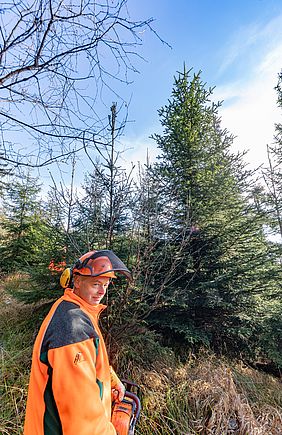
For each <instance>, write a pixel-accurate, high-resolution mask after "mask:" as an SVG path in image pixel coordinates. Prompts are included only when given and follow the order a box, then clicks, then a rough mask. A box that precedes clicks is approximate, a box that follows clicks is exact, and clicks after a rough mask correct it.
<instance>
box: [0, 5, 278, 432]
mask: <svg viewBox="0 0 282 435" xmlns="http://www.w3.org/2000/svg"><path fill="white" fill-rule="evenodd" d="M7 5H8V6H9V7H8V6H6V7H3V8H2V10H1V19H2V24H3V23H4V22H5V27H4V26H2V27H1V29H2V33H1V38H2V44H1V52H0V55H1V62H2V63H1V76H0V91H1V93H2V100H1V101H2V102H1V112H0V116H1V132H2V136H1V137H2V142H1V162H2V163H1V168H0V169H1V216H0V228H1V233H0V242H1V245H0V250H1V256H0V268H1V277H2V289H1V295H2V296H1V298H2V302H3V309H2V316H1V330H2V333H1V336H2V338H1V354H2V377H3V380H2V381H1V387H2V390H3V397H4V398H5V400H3V401H2V404H3V406H5V412H4V414H3V415H4V419H3V422H1V425H2V426H1V430H2V432H3V433H8V434H12V433H20V430H21V427H22V426H21V425H22V418H23V413H24V401H25V397H26V387H27V382H28V378H27V376H28V371H29V368H30V355H31V349H32V343H33V340H34V336H35V334H36V331H37V330H38V327H39V325H40V321H41V320H42V318H43V317H44V315H45V314H46V312H47V311H48V309H49V308H50V305H51V304H52V302H53V301H54V300H55V299H56V298H57V297H59V296H60V295H61V294H62V291H63V290H62V289H61V288H60V285H59V276H60V272H61V270H63V268H64V266H65V265H72V264H73V263H74V261H75V260H76V259H77V258H78V257H79V256H80V255H81V254H82V253H84V252H86V251H89V250H92V249H104V248H105V249H112V250H113V251H114V252H115V253H116V254H117V255H118V256H119V257H120V258H121V259H122V260H123V261H124V262H125V263H126V264H127V265H128V267H129V268H130V269H131V270H132V271H133V276H134V281H133V283H130V285H126V284H125V283H124V282H123V281H122V280H117V282H116V283H115V284H114V285H113V286H112V288H111V290H110V291H109V293H108V295H107V305H108V310H107V314H106V316H105V318H104V319H103V325H104V330H105V335H106V340H107V345H108V349H109V352H110V355H111V359H112V361H113V364H114V365H115V367H116V369H117V370H118V371H119V372H120V373H122V375H123V376H125V377H135V378H137V380H139V381H140V382H141V383H142V384H143V386H144V388H143V394H144V409H145V411H144V416H143V417H144V423H143V426H142V428H141V429H140V433H148V434H151V433H156V434H157V433H179V434H180V433H182V434H183V433H210V432H208V429H209V430H214V432H211V433H222V432H220V431H225V432H223V433H281V432H279V430H280V428H281V427H282V421H281V392H280V393H279V392H278V391H279V388H278V387H277V384H276V382H278V381H275V380H274V378H273V380H272V381H270V380H269V378H259V380H256V381H254V379H255V377H256V376H259V375H258V374H256V371H253V372H250V373H252V374H248V375H247V374H246V373H245V372H244V374H243V371H242V370H243V369H242V366H240V367H241V368H238V367H239V366H236V367H235V368H234V367H233V368H232V370H233V372H232V374H230V372H228V370H227V369H226V367H227V366H226V365H225V363H224V362H222V361H223V358H224V357H226V358H229V359H231V360H232V361H233V362H234V361H235V362H236V364H241V365H242V364H243V365H244V370H251V367H253V368H255V369H258V368H260V369H263V370H264V371H267V372H269V373H271V374H272V375H274V376H276V377H279V376H280V377H281V367H282V353H281V349H282V339H281V331H282V302H281V237H282V222H281V209H282V196H281V195H282V189H281V187H282V186H281V183H282V176H281V157H282V148H281V144H282V142H281V141H282V138H281V131H282V124H280V123H278V124H276V125H275V126H274V131H275V134H274V140H273V145H271V146H267V144H266V145H265V146H266V150H267V156H268V161H267V162H266V163H265V165H263V166H262V167H260V168H258V169H256V170H255V169H249V167H248V165H247V164H246V163H245V153H244V152H242V153H235V152H234V149H233V147H232V145H233V141H234V137H233V136H232V134H231V133H230V132H229V131H227V130H226V129H225V128H224V125H222V121H221V117H220V110H221V104H222V103H218V102H217V101H214V98H213V88H210V87H209V86H208V85H207V84H206V83H205V81H203V79H202V73H201V72H198V71H194V70H193V69H190V68H188V67H187V66H186V65H185V64H184V65H183V67H182V68H181V69H180V71H178V72H177V71H176V72H175V77H174V78H172V83H171V93H170V95H167V103H166V104H165V105H163V106H162V107H161V108H160V109H159V112H158V113H159V121H160V125H161V128H160V130H158V131H157V132H156V133H155V134H154V133H153V134H152V140H153V141H154V142H155V144H156V146H157V149H158V157H157V158H156V160H155V161H153V162H152V161H150V157H149V155H148V158H147V162H146V164H143V165H142V164H141V163H139V162H134V163H133V165H132V167H131V168H130V169H128V166H125V164H124V160H123V154H124V147H123V145H122V135H123V134H124V131H126V125H127V114H128V108H127V106H126V104H125V103H123V104H121V105H119V104H117V103H112V104H110V105H109V107H108V115H107V116H106V117H101V116H100V114H99V113H98V112H97V109H96V108H97V107H99V106H98V103H97V101H98V100H100V98H101V97H103V101H104V102H105V98H106V97H107V95H108V92H109V89H111V92H115V90H114V88H113V87H112V86H113V85H112V82H111V80H112V76H113V75H114V76H115V78H117V79H118V80H119V81H121V82H122V81H124V82H126V81H127V77H128V76H127V74H128V73H129V72H130V71H132V70H134V69H135V67H134V66H133V60H132V57H133V58H134V56H135V55H136V52H137V53H138V51H137V50H138V45H139V44H140V43H141V38H140V33H142V32H143V31H144V30H147V31H150V32H153V33H155V31H154V28H153V27H152V26H153V20H152V19H148V20H144V21H132V20H131V19H130V16H129V15H128V11H127V2H126V1H116V2H113V3H111V4H108V2H100V3H99V4H98V3H96V2H95V1H93V2H91V1H90V2H84V1H81V2H78V1H74V2H70V3H69V4H68V6H66V4H65V3H63V2H61V1H57V0H52V1H51V2H45V1H43V0H42V1H38V2H34V3H33V2H32V3H30V2H27V3H24V2H21V4H20V5H18V4H17V3H16V2H8V3H7ZM156 38H158V39H159V40H160V41H159V42H160V44H166V43H165V42H164V41H162V39H161V38H160V37H159V35H156ZM109 58H111V62H115V68H116V73H113V69H112V63H110V61H109ZM109 64H111V69H109ZM80 65H82V67H79V66H80ZM281 81H282V75H281V74H280V72H279V71H277V86H276V93H277V104H278V107H279V108H281V105H282V88H281ZM90 90H91V92H90ZM106 100H107V98H106ZM121 109H122V110H121ZM19 131H20V132H21V134H22V137H23V140H24V141H25V144H21V143H19V135H18V134H19ZM47 167H48V168H49V174H50V179H51V183H50V184H51V185H50V186H49V189H46V185H44V186H42V180H41V179H40V176H38V171H40V170H42V168H44V170H46V168H47ZM66 167H67V168H68V170H67V173H66V174H64V172H63V171H65V169H64V168H66ZM83 167H85V168H87V170H85V171H83ZM53 168H55V170H54V169H53ZM88 168H89V169H88ZM77 171H78V172H79V178H80V179H81V183H80V184H77V183H75V176H76V173H77ZM39 174H40V172H39ZM271 236H272V237H271ZM203 356H204V359H203ZM198 358H199V359H198ZM238 361H240V363H238ZM205 364H206V365H205ZM228 364H229V363H228ZM228 364H227V365H228ZM230 364H231V363H230ZM211 366H212V367H213V369H212V370H214V378H215V379H218V385H221V390H220V391H221V392H220V394H219V393H218V396H217V399H216V400H215V397H214V396H212V393H211V397H212V398H211V399H210V402H209V405H205V406H204V405H203V403H204V397H202V399H201V400H200V402H201V405H200V406H199V407H197V405H196V404H197V403H198V401H199V399H200V398H201V392H200V391H199V390H198V392H196V390H197V388H196V386H195V385H194V384H193V388H194V389H195V391H194V393H193V388H192V386H191V385H192V384H191V382H192V381H193V382H195V377H194V378H193V379H192V380H191V378H190V384H189V382H188V380H187V379H189V378H187V376H188V375H187V373H190V374H191V373H194V376H196V378H197V376H204V374H205V376H207V375H208V372H209V371H210V367H211ZM199 367H201V370H199ZM180 368H182V370H184V368H185V370H184V371H185V375H182V378H181V382H182V383H180V384H179V385H181V388H182V392H181V393H179V396H177V397H176V396H175V397H173V398H171V396H170V395H171V394H175V393H172V392H173V391H174V390H173V388H172V384H175V382H177V379H176V378H177V376H178V377H179V376H180V375H179V370H180ZM246 368H247V369H246ZM140 369H141V372H142V373H143V377H142V376H140V374H138V371H140ZM196 370H199V372H196ZM226 370H227V371H226ZM145 373H146V376H145V375H144V374H145ZM199 373H201V375H200V374H199ZM175 376H176V378H175ZM248 376H249V378H248ZM152 377H153V381H152V382H153V384H154V389H153V390H154V393H155V394H156V396H157V397H163V400H164V403H163V405H162V406H163V407H160V409H159V414H157V413H156V408H154V409H153V407H152V400H156V399H152V397H151V399H150V394H153V393H152V391H151V390H150V388H151V386H150V382H149V381H148V379H149V380H150V379H152ZM164 378H165V380H164ZM250 378H252V382H253V385H258V384H259V385H260V386H262V385H267V387H265V392H264V394H263V395H264V400H265V402H263V406H267V412H266V411H265V408H262V407H259V406H258V405H257V404H258V402H259V401H261V400H262V397H261V394H258V395H257V396H256V395H255V394H254V392H252V395H253V401H254V403H255V404H256V406H257V414H256V411H255V410H254V409H253V408H252V407H251V406H250V407H249V408H247V407H246V406H245V404H243V402H244V400H243V399H242V394H245V395H246V396H247V398H248V400H250V397H249V396H250V388H249V387H248V388H249V390H248V388H247V387H246V385H247V384H248V382H249V383H250ZM242 379H245V383H244V382H243V381H242ZM246 379H248V381H247V380H246ZM262 379H263V380H262ZM196 380H198V381H200V380H201V378H199V379H196ZM202 381H203V379H202ZM178 382H179V379H178ZM187 382H188V383H187ZM203 382H204V381H203ZM203 382H202V384H201V385H203ZM205 382H206V384H207V382H208V380H207V379H205ZM209 382H210V385H212V383H213V381H212V380H209ZM224 382H226V385H228V388H227V391H228V393H229V396H228V397H227V398H226V400H225V402H224V404H225V412H223V411H222V410H223V408H224V406H222V407H220V406H219V403H221V402H220V400H221V401H222V397H223V396H222V394H223V391H224V389H226V385H225V384H224ZM236 382H237V383H236ZM271 382H272V384H271ZM166 383H167V385H168V387H167V389H165V390H164V385H166ZM270 384H271V385H272V387H270V386H269V385H270ZM187 385H188V391H189V394H188V393H187V391H186V390H185V388H187ZM218 385H217V387H216V388H215V389H218ZM242 385H244V387H242ZM236 388H239V389H240V388H242V391H241V392H240V393H237V392H236ZM261 388H262V389H263V387H261ZM270 390H271V391H272V393H269V391H270ZM150 391H151V393H150ZM266 391H268V394H266ZM273 391H275V394H274V393H273ZM184 394H185V395H186V394H187V395H189V397H190V399H189V400H190V402H189V401H188V402H187V403H186V404H184V409H182V411H181V413H180V412H179V415H178V411H179V409H180V408H181V406H183V405H181V404H180V403H178V406H176V407H175V409H171V408H170V406H172V404H175V403H177V400H180V402H181V397H182V396H183V395H184ZM193 394H194V396H193ZM156 396H153V397H156ZM254 396H256V397H255V398H254ZM258 397H259V399H258ZM270 397H272V399H271V400H272V402H271V403H270ZM273 397H274V398H273ZM150 400H151V401H150ZM193 400H194V402H193ZM228 401H229V402H228ZM268 401H269V402H268ZM192 402H193V403H192ZM227 402H228V403H229V405H228V406H227V407H226V403H227ZM160 403H161V401H160ZM215 403H216V404H217V406H215ZM238 403H239V404H238ZM236 404H237V405H236ZM236 406H237V408H236ZM234 407H235V408H234ZM218 409H221V411H222V414H221V417H222V415H224V417H225V418H224V419H223V418H220V416H219V412H218ZM226 409H227V410H226ZM262 409H264V410H263V412H262ZM189 413H191V414H189ZM242 415H244V418H243V417H242ZM266 415H267V417H266ZM187 416H188V418H186V417H187ZM246 416H247V417H246ZM164 417H165V423H164V422H163V421H162V420H163V418H164ZM185 425H186V426H185ZM232 425H233V426H232ZM234 425H235V426H234ZM279 425H280V426H279ZM232 427H233V429H232ZM205 430H206V431H207V432H204V431H205ZM232 430H233V432H232ZM275 430H278V431H277V432H275ZM146 431H147V432H146ZM185 431H186V432H185ZM228 431H229V432H228ZM236 431H237V432H236ZM259 431H261V432H259Z"/></svg>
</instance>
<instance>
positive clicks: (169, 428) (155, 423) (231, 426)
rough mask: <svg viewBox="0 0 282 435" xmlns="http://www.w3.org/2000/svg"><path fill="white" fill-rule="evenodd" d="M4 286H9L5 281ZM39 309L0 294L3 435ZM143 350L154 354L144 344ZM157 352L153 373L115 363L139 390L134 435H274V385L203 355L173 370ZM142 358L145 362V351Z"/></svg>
mask: <svg viewBox="0 0 282 435" xmlns="http://www.w3.org/2000/svg"><path fill="white" fill-rule="evenodd" d="M5 285H6V286H10V285H16V284H15V281H12V282H6V284H5ZM47 309H48V304H45V305H42V304H41V305H40V304H39V305H35V306H25V305H23V304H20V303H17V302H15V301H14V300H12V299H11V298H10V297H8V296H7V293H6V292H5V291H4V290H3V289H2V290H1V291H0V331H1V337H0V345H1V347H0V351H1V378H0V392H1V401H0V416H1V417H0V433H1V434H3V435H4V434H5V435H6V434H7V435H15V434H21V433H22V424H23V418H24V410H25V400H26V393H27V385H28V376H29V375H28V374H29V367H30V358H31V352H32V343H33V341H34V338H35V335H36V331H37V328H38V326H39V324H40V323H41V320H42V318H43V317H44V315H45V312H46V310H47ZM140 343H141V340H140ZM150 346H154V345H152V342H150ZM143 347H144V346H143ZM159 350H160V349H159V347H158V346H157V345H156V348H155V355H158V358H157V359H156V357H155V356H154V358H153V360H154V363H153V365H152V364H151V366H150V367H148V364H147V365H146V369H144V368H142V367H140V366H139V367H137V365H134V364H132V363H131V364H130V367H129V366H128V365H126V360H123V361H121V360H120V364H119V365H120V367H119V369H120V372H122V373H123V374H124V375H126V377H131V378H132V379H134V380H135V381H136V382H138V383H139V384H140V385H141V388H142V396H143V397H142V403H143V410H142V415H141V420H140V423H139V425H138V428H137V435H152V434H154V435H162V434H179V435H184V434H185V435H188V434H215V435H216V434H218V435H226V434H245V435H247V434H249V435H259V434H264V435H271V434H277V435H278V434H279V435H280V434H281V433H282V391H281V382H280V381H279V380H278V379H275V378H273V377H271V376H269V375H266V374H262V373H259V372H258V371H256V370H253V369H251V368H249V367H247V366H244V365H243V364H241V363H234V362H232V363H230V362H228V361H225V360H224V359H223V358H222V359H218V358H216V357H215V356H214V355H211V354H210V353H208V352H205V351H203V352H202V354H201V355H200V356H197V357H194V356H192V355H190V356H188V357H187V362H186V363H185V364H180V363H179V362H177V360H176V358H175V356H174V355H173V354H172V353H171V352H160V351H159ZM134 352H135V353H136V352H141V350H140V349H139V348H138V347H135V348H134V349H133V350H131V353H132V355H133V359H134ZM143 352H144V355H146V349H143ZM152 352H153V353H154V350H153V349H152V348H151V349H150V353H151V354H152ZM160 355H161V356H160ZM139 360H140V359H139ZM118 361H119V360H118V358H117V363H118ZM128 367H129V368H128Z"/></svg>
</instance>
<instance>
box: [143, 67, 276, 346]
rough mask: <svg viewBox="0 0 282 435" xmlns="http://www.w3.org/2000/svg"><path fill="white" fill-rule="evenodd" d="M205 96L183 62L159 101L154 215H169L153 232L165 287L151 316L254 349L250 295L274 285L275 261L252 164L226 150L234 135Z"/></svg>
mask: <svg viewBox="0 0 282 435" xmlns="http://www.w3.org/2000/svg"><path fill="white" fill-rule="evenodd" d="M211 97H212V89H207V88H206V85H205V83H203V82H202V80H201V73H198V74H194V75H192V72H191V71H187V70H186V68H184V71H183V73H179V74H178V76H177V77H176V78H175V82H174V87H173V91H172V96H171V98H170V100H169V102H168V104H167V105H166V106H164V107H163V108H161V109H160V111H159V115H160V121H161V125H162V127H163V133H162V134H158V135H154V139H155V140H156V142H157V145H158V147H159V148H160V151H161V154H160V156H159V162H158V163H157V164H156V165H155V167H154V177H155V178H157V179H161V180H162V182H163V186H164V187H163V189H162V200H160V209H161V210H162V213H161V214H160V217H159V221H158V223H159V225H160V226H161V225H163V222H164V220H166V221H167V222H168V221H169V222H170V224H169V226H167V231H166V232H163V235H162V237H161V238H160V239H159V247H158V249H159V250H160V251H161V252H162V257H163V258H165V259H166V264H165V262H164V263H163V267H162V268H161V269H160V268H156V270H155V292H156V293H157V294H158V292H159V290H160V288H161V287H162V296H161V297H160V298H159V308H158V310H157V311H156V312H155V313H154V314H152V315H151V318H150V319H151V321H152V322H153V323H154V324H155V325H158V327H160V328H161V329H163V330H166V328H168V329H169V330H170V331H174V332H175V333H177V334H179V333H180V335H181V336H182V337H185V338H186V340H187V341H190V342H196V343H203V342H204V343H210V344H213V345H214V346H215V347H216V348H217V349H218V348H223V347H225V348H226V347H227V348H228V349H229V350H230V351H232V352H239V351H240V352H244V351H245V352H246V353H247V352H250V353H254V352H255V351H254V348H255V347H256V344H255V340H254V339H253V336H254V334H255V333H256V332H257V331H258V330H259V329H260V315H261V313H260V310H259V304H258V303H257V300H258V298H259V297H265V295H270V294H272V293H273V292H275V288H277V279H278V278H277V277H278V273H279V270H278V267H277V264H276V263H275V253H273V252H271V249H270V247H269V245H268V243H267V241H266V239H265V236H264V232H263V227H262V221H261V217H260V216H259V215H257V213H256V210H255V207H254V206H253V205H252V203H251V202H250V200H249V197H248V185H249V184H251V182H250V180H251V179H250V174H249V173H248V171H246V169H245V165H244V162H243V160H242V156H240V155H234V154H232V153H231V150H230V147H231V145H232V141H233V138H232V136H231V135H230V134H229V133H228V132H227V131H226V130H224V129H222V127H221V121H220V117H219V114H218V110H219V107H220V104H218V103H213V102H212V101H211ZM168 214H169V217H168ZM155 255H159V254H155ZM171 264H173V268H171ZM168 272H169V274H168ZM164 277H166V278H165V282H166V283H165V286H163V285H162V283H163V280H164Z"/></svg>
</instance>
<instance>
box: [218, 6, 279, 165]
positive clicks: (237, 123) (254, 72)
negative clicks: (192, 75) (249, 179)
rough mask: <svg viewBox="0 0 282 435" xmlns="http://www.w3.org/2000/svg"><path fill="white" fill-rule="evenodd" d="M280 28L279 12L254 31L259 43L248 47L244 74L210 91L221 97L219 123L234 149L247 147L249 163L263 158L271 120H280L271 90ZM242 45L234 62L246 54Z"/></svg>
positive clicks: (271, 131) (270, 139) (270, 135)
mask: <svg viewBox="0 0 282 435" xmlns="http://www.w3.org/2000/svg"><path fill="white" fill-rule="evenodd" d="M279 25H280V27H279ZM278 28H279V32H278ZM281 29H282V15H281V16H279V17H278V18H277V19H275V20H272V22H270V23H269V24H268V25H267V26H265V27H264V28H263V29H262V30H261V31H260V32H258V33H257V40H258V39H259V40H260V45H259V46H256V49H255V51H254V49H253V48H252V47H249V50H250V51H251V55H252V59H253V60H252V66H251V67H250V68H249V69H248V71H246V75H245V76H244V77H243V76H241V77H239V78H238V79H237V80H236V81H233V82H229V83H227V84H225V85H224V86H219V87H217V88H216V90H215V94H214V96H215V97H216V99H218V100H224V103H223V107H222V109H221V112H220V113H221V116H222V125H223V127H226V128H227V129H228V130H229V131H230V132H231V133H233V134H234V135H235V136H237V137H236V139H235V141H234V147H235V149H237V150H240V151H242V150H243V149H249V153H248V155H247V156H246V160H247V161H248V162H250V164H251V165H252V166H253V167H256V166H258V165H260V164H262V163H265V162H266V145H267V144H271V143H272V142H273V135H274V125H275V123H277V122H281V109H279V108H278V107H277V104H276V101H277V94H276V91H275V90H274V87H275V86H276V85H277V81H278V73H279V72H280V70H281V68H282V31H281ZM271 34H273V40H271ZM262 36H264V37H265V39H263V38H262ZM270 41H271V42H270ZM273 41H274V42H275V43H273ZM270 46H271V48H270ZM245 48H246V46H245V45H244V49H243V50H241V52H242V53H243V54H244V55H243V56H241V57H239V54H238V57H237V61H238V62H244V58H245V57H248V55H250V53H249V52H248V51H246V50H245ZM232 50H233V49H232ZM239 51H240V50H239V47H238V53H239ZM227 57H228V56H227ZM254 59H256V61H255V62H254Z"/></svg>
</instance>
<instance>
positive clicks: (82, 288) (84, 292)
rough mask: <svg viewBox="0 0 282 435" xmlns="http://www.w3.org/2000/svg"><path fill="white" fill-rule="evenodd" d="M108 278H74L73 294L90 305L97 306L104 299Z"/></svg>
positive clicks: (78, 276)
mask: <svg viewBox="0 0 282 435" xmlns="http://www.w3.org/2000/svg"><path fill="white" fill-rule="evenodd" d="M109 283H110V278H107V277H106V276H97V277H93V276H81V275H75V276H74V290H73V292H74V293H75V294H76V295H77V296H79V297H80V298H81V299H83V300H84V301H85V302H87V303H88V304H90V305H98V304H99V303H100V301H101V300H102V298H103V297H104V295H105V293H106V291H107V288H108V285H109Z"/></svg>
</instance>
